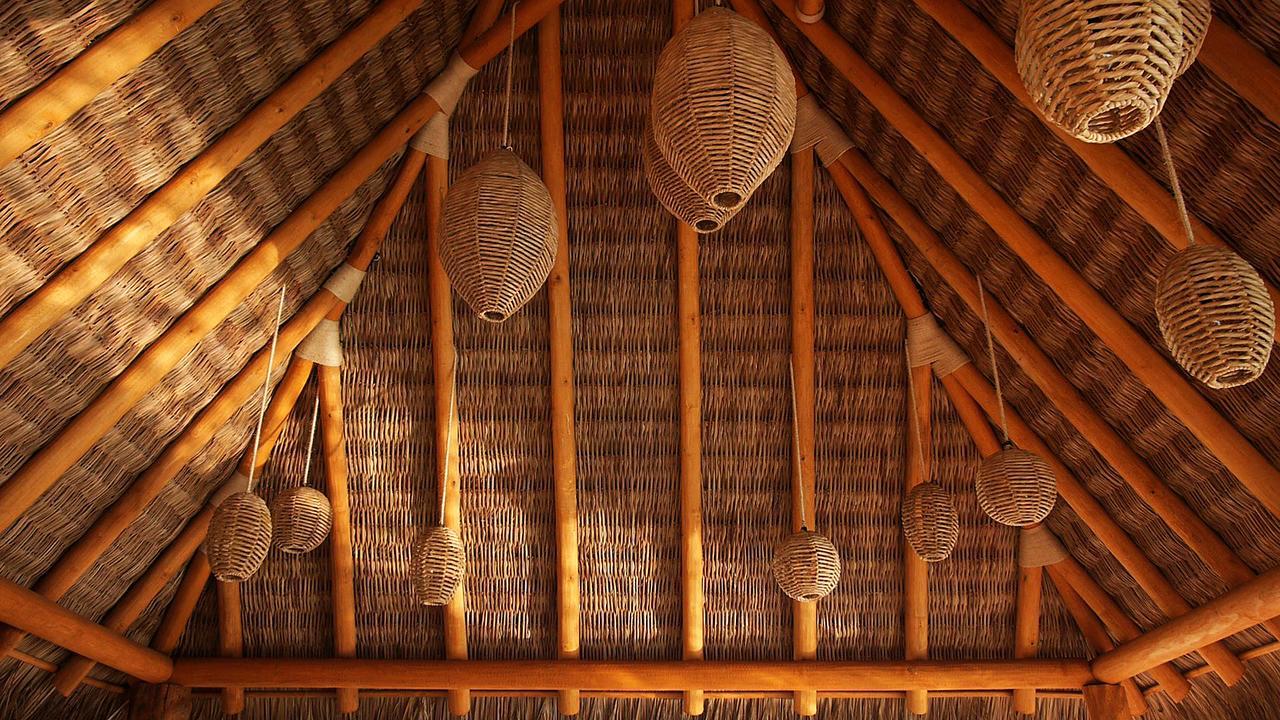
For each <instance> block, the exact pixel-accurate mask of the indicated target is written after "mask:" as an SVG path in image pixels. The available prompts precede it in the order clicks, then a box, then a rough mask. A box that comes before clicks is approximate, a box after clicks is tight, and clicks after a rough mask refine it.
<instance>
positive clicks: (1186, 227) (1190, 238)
mask: <svg viewBox="0 0 1280 720" xmlns="http://www.w3.org/2000/svg"><path fill="white" fill-rule="evenodd" d="M1155 126H1156V137H1157V138H1158V139H1159V140H1160V154H1161V155H1163V156H1164V170H1165V172H1166V173H1168V174H1169V186H1170V187H1172V188H1173V200H1174V202H1176V203H1177V205H1178V219H1179V220H1181V221H1182V230H1183V231H1184V232H1185V233H1186V234H1187V247H1191V246H1192V245H1195V244H1196V237H1195V233H1193V232H1192V231H1191V216H1190V215H1188V214H1187V200H1186V198H1185V197H1183V195H1182V185H1181V184H1180V183H1179V182H1178V171H1177V170H1176V169H1175V168H1174V167H1173V153H1172V152H1170V151H1169V139H1168V138H1166V137H1165V134H1164V125H1163V124H1162V123H1161V122H1160V118H1159V117H1158V116H1157V117H1156V122H1155Z"/></svg>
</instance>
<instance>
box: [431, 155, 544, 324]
mask: <svg viewBox="0 0 1280 720" xmlns="http://www.w3.org/2000/svg"><path fill="white" fill-rule="evenodd" d="M558 233H559V229H558V223H557V222H556V213H555V208H554V207H553V206H552V204H551V194H550V193H549V192H547V186H546V185H544V184H542V178H540V177H538V175H537V174H536V173H534V172H533V170H532V169H530V168H529V166H528V165H525V164H524V162H522V161H521V160H520V158H518V157H516V155H515V153H513V152H511V150H509V149H506V148H500V149H498V150H495V151H493V152H492V153H490V154H489V155H487V156H485V157H484V159H482V160H481V161H480V162H478V163H476V164H475V165H473V166H471V167H470V168H468V169H467V171H466V172H464V173H462V176H461V177H459V178H458V179H457V181H456V182H454V183H453V186H452V187H450V188H449V192H448V194H447V195H445V198H444V210H443V215H442V218H441V233H440V235H441V237H440V262H441V264H443V265H444V271H445V274H446V275H448V276H449V283H450V284H451V285H452V286H453V289H454V290H456V291H457V292H458V294H459V295H461V296H462V299H463V300H465V301H466V303H467V305H469V306H470V307H471V309H472V310H474V311H475V312H476V313H477V314H478V315H479V316H480V317H481V318H483V319H485V320H488V321H490V322H502V321H504V320H506V319H507V318H509V317H511V316H512V315H513V314H515V312H516V311H518V310H519V309H520V308H521V307H523V306H524V304H525V303H527V302H529V299H530V298H532V297H533V295H534V293H536V292H537V291H538V288H540V287H542V284H543V283H544V282H546V280H547V275H548V274H550V273H551V266H552V264H553V263H554V262H555V257H556V243H557V237H558Z"/></svg>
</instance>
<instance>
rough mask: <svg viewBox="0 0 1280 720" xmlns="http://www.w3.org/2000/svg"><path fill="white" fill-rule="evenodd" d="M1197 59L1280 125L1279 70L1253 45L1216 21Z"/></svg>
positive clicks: (1210, 28) (1210, 26) (1212, 23)
mask: <svg viewBox="0 0 1280 720" xmlns="http://www.w3.org/2000/svg"><path fill="white" fill-rule="evenodd" d="M1198 60H1199V62H1201V63H1203V64H1204V66H1205V67H1207V68H1209V71H1210V72H1212V73H1213V74H1214V75H1217V76H1218V77H1219V78H1221V79H1222V80H1224V81H1225V82H1226V83H1227V84H1228V85H1230V86H1231V89H1232V90H1235V91H1236V93H1237V94H1238V95H1239V96H1240V97H1242V98H1244V99H1245V100H1247V101H1249V104H1250V105H1253V106H1254V107H1255V108H1257V109H1258V111H1259V112H1261V113H1262V114H1263V115H1265V116H1266V117H1267V119H1268V120H1270V121H1271V122H1273V123H1275V124H1277V125H1280V67H1277V66H1276V64H1275V63H1273V62H1271V59H1270V58H1268V57H1267V56H1266V54H1265V53H1263V52H1262V51H1261V50H1259V49H1258V48H1256V47H1254V45H1253V43H1250V42H1249V41H1248V40H1246V39H1244V37H1242V36H1241V35H1240V33H1239V32H1237V31H1236V30H1235V29H1234V28H1232V27H1231V26H1230V25H1227V24H1226V23H1224V22H1223V21H1221V20H1219V19H1217V18H1214V19H1213V21H1212V22H1210V23H1209V32H1208V34H1206V35H1205V37H1204V45H1203V46H1202V47H1201V48H1200V55H1199V56H1198Z"/></svg>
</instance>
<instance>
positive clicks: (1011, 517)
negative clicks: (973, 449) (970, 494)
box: [974, 444, 1058, 527]
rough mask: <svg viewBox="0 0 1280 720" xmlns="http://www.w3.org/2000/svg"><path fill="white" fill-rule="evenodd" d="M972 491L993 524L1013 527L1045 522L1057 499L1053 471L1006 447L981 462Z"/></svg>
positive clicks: (1032, 457)
mask: <svg viewBox="0 0 1280 720" xmlns="http://www.w3.org/2000/svg"><path fill="white" fill-rule="evenodd" d="M974 488H975V489H976V490H977V492H978V504H979V505H981V506H982V509H983V511H985V512H986V513H987V514H988V515H990V516H991V519H992V520H995V521H996V522H998V523H1002V524H1005V525H1013V526H1014V527H1026V526H1028V525H1035V524H1036V523H1038V522H1040V521H1041V520H1044V519H1045V518H1046V517H1048V516H1049V513H1050V512H1052V511H1053V504H1054V502H1055V501H1056V500H1057V499H1058V486H1057V483H1056V482H1054V479H1053V470H1052V469H1051V468H1050V467H1049V464H1048V463H1047V462H1045V461H1044V458H1042V457H1040V456H1039V455H1036V454H1035V453H1033V452H1029V451H1027V450H1023V449H1022V448H1016V447H1013V446H1012V445H1009V444H1006V446H1005V447H1004V449H1002V450H1001V451H1000V452H998V453H996V454H995V455H991V456H990V457H985V458H983V459H982V462H981V463H980V464H979V465H978V475H977V478H976V479H975V480H974Z"/></svg>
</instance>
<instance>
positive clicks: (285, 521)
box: [271, 487, 333, 555]
mask: <svg viewBox="0 0 1280 720" xmlns="http://www.w3.org/2000/svg"><path fill="white" fill-rule="evenodd" d="M332 524H333V508H332V507H331V506H330V505H329V498H328V497H327V496H325V494H324V493H322V492H320V491H319V490H316V489H315V488H313V487H294V488H289V489H288V490H285V491H284V492H282V493H280V494H279V495H276V496H275V499H273V500H272V501H271V528H272V538H273V541H274V543H275V546H276V549H278V550H279V551H280V552H283V553H287V554H289V555H301V554H303V553H309V552H311V551H312V550H315V549H316V548H318V547H320V545H321V544H323V543H324V541H325V538H327V537H329V529H330V527H331V526H332Z"/></svg>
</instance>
